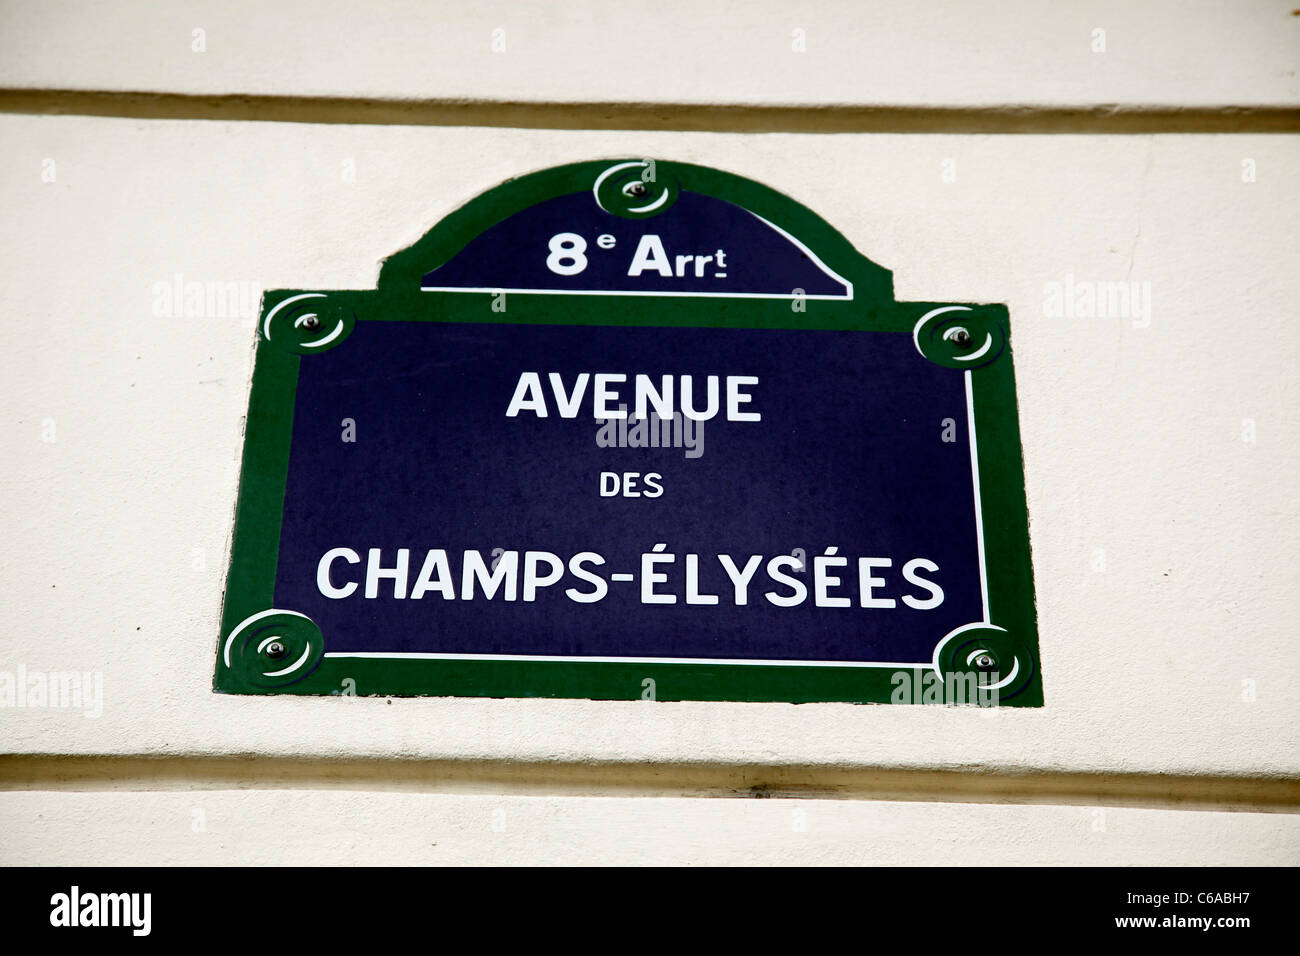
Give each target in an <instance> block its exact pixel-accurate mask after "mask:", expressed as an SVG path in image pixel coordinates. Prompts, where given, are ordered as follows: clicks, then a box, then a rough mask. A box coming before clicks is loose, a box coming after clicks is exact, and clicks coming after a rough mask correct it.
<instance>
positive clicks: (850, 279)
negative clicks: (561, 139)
mask: <svg viewBox="0 0 1300 956" xmlns="http://www.w3.org/2000/svg"><path fill="white" fill-rule="evenodd" d="M891 287H892V286H891V282H890V278H889V273H888V272H887V271H886V270H883V269H881V268H880V267H879V266H876V265H875V264H874V263H871V262H870V261H869V260H866V259H864V258H862V257H861V256H860V255H858V254H857V253H856V252H855V251H853V250H852V249H851V247H849V246H848V244H847V242H846V241H845V240H844V239H843V238H842V237H840V236H839V235H838V234H837V233H835V232H834V231H833V230H832V229H831V228H830V227H829V226H828V225H826V224H825V223H824V222H823V221H822V220H820V219H818V218H817V217H815V216H813V215H812V214H811V213H809V212H808V211H807V210H805V209H803V208H802V207H799V206H797V205H796V204H795V203H793V202H792V201H790V200H788V199H786V198H785V197H782V196H780V195H779V194H776V193H773V192H771V191H770V190H767V189H765V188H764V187H760V186H758V185H757V184H755V183H751V182H749V181H748V180H741V179H738V178H736V177H731V176H728V175H726V174H722V173H718V172H716V171H713V170H705V169H703V168H702V167H692V166H685V165H678V164H674V165H669V164H666V163H653V162H650V161H623V162H613V161H611V162H608V163H596V164H578V165H576V166H571V167H561V168H560V169H558V170H550V171H547V172H546V173H543V174H536V175H535V176H533V177H525V179H523V180H518V181H513V182H512V183H509V184H506V185H505V186H502V187H499V188H498V189H497V190H493V191H492V192H490V193H488V194H485V196H483V197H480V199H479V200H476V201H475V202H474V203H471V204H469V205H468V206H466V207H464V208H463V209H462V210H461V211H460V212H458V213H457V214H455V215H453V216H452V217H449V218H448V220H445V221H444V223H443V224H442V225H441V226H440V227H438V228H435V229H434V230H433V231H432V232H431V233H430V235H429V236H426V238H425V240H422V241H421V243H419V244H417V245H416V246H414V247H412V248H411V249H410V250H407V251H405V252H403V253H401V254H399V255H398V256H395V257H394V258H393V259H391V260H389V261H388V263H386V264H385V268H384V270H383V274H382V275H381V280H380V287H379V289H378V290H376V291H375V292H370V293H348V292H329V293H319V292H303V291H300V290H290V291H286V292H283V293H273V294H271V295H268V297H267V302H266V304H265V306H264V318H263V322H262V326H261V339H262V342H261V345H260V346H259V352H258V357H257V369H256V372H255V381H254V390H253V395H252V399H251V408H250V428H249V438H248V447H247V448H246V452H245V465H244V482H243V484H242V485H241V500H240V509H239V516H238V519H237V528H236V540H235V554H234V556H233V561H232V570H231V589H230V590H229V591H228V594H227V608H226V614H225V622H224V625H223V639H222V644H221V647H220V649H219V654H218V672H217V687H218V689H221V690H231V691H236V692H251V693H269V692H281V693H283V692H287V693H327V694H328V693H382V694H456V695H465V696H539V695H540V696H569V697H591V698H597V699H618V698H623V699H638V698H642V699H657V700H673V699H718V700H785V701H794V702H800V701H815V700H847V701H861V702H871V701H875V702H882V703H883V702H896V703H971V704H983V705H988V704H990V703H1012V704H1030V705H1035V704H1040V703H1041V699H1042V698H1041V680H1040V677H1039V667H1038V663H1037V640H1036V632H1035V629H1034V610H1033V591H1032V572H1031V569H1030V563H1029V553H1028V540H1027V519H1026V513H1025V508H1024V503H1023V494H1024V492H1023V471H1022V466H1021V463H1020V449H1019V437H1018V429H1017V425H1016V419H1015V392H1014V379H1013V377H1012V371H1011V356H1010V337H1009V331H1008V324H1007V316H1006V312H1005V309H1004V308H1002V307H1000V306H978V305H964V304H951V303H896V302H894V301H893V299H892V293H891ZM272 537H273V541H272V540H271V539H272ZM269 544H273V545H274V547H273V548H268V547H267V546H268V545H269ZM268 550H269V551H270V552H271V553H270V554H268V553H267V552H268ZM232 602H233V604H232Z"/></svg>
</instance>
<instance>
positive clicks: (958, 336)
mask: <svg viewBox="0 0 1300 956" xmlns="http://www.w3.org/2000/svg"><path fill="white" fill-rule="evenodd" d="M952 340H953V341H954V342H956V343H957V347H958V348H962V349H964V348H965V347H966V346H968V345H970V333H969V332H967V331H966V330H965V329H957V330H956V331H954V332H953V333H952Z"/></svg>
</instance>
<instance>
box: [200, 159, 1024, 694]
mask: <svg viewBox="0 0 1300 956" xmlns="http://www.w3.org/2000/svg"><path fill="white" fill-rule="evenodd" d="M617 163H628V161H626V160H598V161H593V162H583V163H574V164H571V165H566V166H559V167H556V168H553V169H547V170H543V171H541V172H537V173H533V174H531V175H527V176H523V177H520V178H518V179H512V180H509V181H507V182H505V183H503V184H502V185H500V186H498V187H496V188H495V189H492V190H489V191H488V192H486V193H483V194H482V195H480V196H478V197H477V198H475V199H473V200H471V201H470V202H468V203H466V204H465V205H464V206H462V207H461V208H460V209H458V210H456V211H455V212H453V213H451V214H450V215H449V216H447V217H446V218H445V219H443V220H442V221H441V222H439V223H438V224H437V225H436V226H434V227H433V229H431V230H430V231H429V232H428V233H427V234H426V235H425V236H424V237H423V238H422V239H420V240H419V241H418V242H416V243H415V244H414V245H413V246H411V247H410V248H408V249H405V250H403V251H401V252H399V253H397V254H396V255H394V256H392V257H391V258H389V259H388V260H386V261H385V263H384V265H383V268H382V270H381V272H380V276H379V282H378V288H377V289H375V290H365V291H356V290H328V291H323V292H321V291H317V290H303V289H281V290H275V291H270V292H267V293H266V294H265V295H264V297H263V300H262V314H261V319H260V321H259V323H258V343H257V352H256V356H255V361H254V370H253V385H252V391H251V394H250V397H249V408H248V419H247V427H246V430H245V438H244V456H243V464H242V469H241V473H240V483H239V500H238V505H237V507H236V513H235V528H234V537H233V542H232V551H231V562H230V570H229V574H228V577H227V582H226V592H225V601H224V606H223V610H222V617H221V634H220V637H219V641H218V646H217V667H216V673H215V677H214V681H213V688H214V690H216V691H219V692H224V693H240V694H272V693H274V694H304V695H340V694H343V695H348V694H361V695H380V696H454V697H567V698H584V699H595V700H637V699H644V698H646V697H651V698H653V699H656V700H662V701H668V700H715V701H781V702H788V703H810V702H815V701H845V702H856V703H872V702H876V703H888V702H891V701H895V702H910V703H922V702H925V703H930V702H945V703H951V702H953V701H952V697H951V694H948V695H942V694H940V695H936V694H935V693H927V694H925V695H924V696H921V695H918V694H915V693H914V691H915V690H917V689H919V688H928V689H933V688H934V687H935V685H936V683H937V684H939V685H940V690H942V686H943V685H944V684H945V682H946V686H947V687H948V688H949V690H950V691H951V688H952V687H953V686H958V687H960V686H961V684H962V682H963V681H965V680H967V679H968V675H969V674H970V673H971V672H972V670H975V671H976V672H977V673H978V675H979V676H978V678H977V680H978V683H979V684H980V685H981V686H982V687H987V688H994V689H996V693H993V692H992V691H988V690H986V691H984V700H983V702H988V701H989V700H990V699H991V700H992V702H995V703H998V704H1001V705H1012V706H1042V703H1043V690H1042V681H1041V673H1040V667H1039V658H1038V634H1037V621H1036V613H1035V605H1034V581H1033V570H1032V565H1031V559H1030V551H1029V526H1028V511H1027V507H1026V503H1025V491H1024V465H1023V461H1022V457H1021V445H1020V430H1019V423H1018V416H1017V410H1016V388H1015V374H1014V371H1013V368H1012V361H1011V341H1010V323H1009V317H1008V314H1007V309H1006V307H1005V306H1002V305H988V304H983V305H981V304H968V303H951V302H895V301H894V298H893V281H892V275H891V273H890V272H889V271H888V270H886V269H884V268H882V267H881V266H879V265H877V264H875V263H873V262H871V261H870V260H868V259H866V258H865V257H864V256H861V255H860V254H859V253H858V252H857V251H856V250H855V249H854V248H853V247H852V246H851V245H850V244H849V242H848V241H847V240H846V239H845V238H844V237H843V236H841V235H840V234H839V233H838V232H836V231H835V229H833V228H832V227H831V226H830V225H829V224H828V223H827V222H826V221H825V220H823V219H822V218H821V217H819V216H817V215H816V214H815V213H813V212H812V211H811V210H809V209H807V208H805V207H804V206H802V205H800V204H799V203H797V202H795V201H794V200H792V199H790V198H789V197H787V196H784V195H781V194H780V193H778V192H776V191H774V190H772V189H769V188H768V187H766V186H763V185H761V184H759V183H756V182H754V181H752V180H749V179H745V178H743V177H740V176H736V175H732V174H730V173H725V172H721V171H719V170H716V169H710V168H708V167H704V166H696V165H691V164H686V163H671V162H667V161H662V162H657V163H655V164H654V166H653V167H652V168H653V169H654V172H655V179H654V180H651V181H650V182H651V183H655V182H668V183H671V184H672V186H673V187H674V188H678V189H687V190H690V191H693V192H697V193H704V194H707V195H710V196H714V197H716V198H718V199H722V200H726V201H728V202H731V203H734V204H736V205H738V206H741V207H743V208H745V209H747V210H749V211H751V212H753V213H756V214H757V215H759V216H761V217H762V218H764V219H766V220H767V221H768V222H770V223H772V224H774V225H776V226H778V227H779V228H781V229H783V230H785V231H786V232H788V233H790V234H791V235H793V236H797V237H798V239H799V240H800V241H801V242H803V243H804V245H806V246H807V247H808V248H809V249H811V250H813V251H814V252H815V254H816V255H817V256H818V257H819V258H820V259H821V260H822V261H823V262H824V263H825V264H826V265H827V266H828V267H829V268H830V269H831V270H833V271H834V272H836V273H838V274H839V275H840V276H842V277H844V278H846V279H848V280H849V281H850V282H852V283H853V297H852V298H851V299H846V300H827V299H815V300H814V299H808V300H806V301H805V302H804V303H803V307H804V311H795V309H794V308H792V303H791V300H790V299H770V300H769V299H753V298H746V299H728V298H720V297H719V298H714V297H700V298H689V299H688V298H682V297H664V298H659V297H654V296H637V297H631V296H626V297H625V296H618V295H600V296H581V295H553V294H546V293H530V294H514V293H512V294H511V295H510V301H509V309H508V312H505V313H502V312H496V311H493V310H492V308H491V301H492V299H493V296H492V295H491V294H487V293H481V292H480V293H469V292H422V291H420V280H421V277H422V276H423V275H424V274H425V273H427V272H429V271H430V270H432V269H433V268H435V267H436V266H439V265H441V264H443V263H445V262H446V261H447V260H448V259H450V258H451V257H452V256H453V255H454V254H455V253H457V252H458V251H460V250H461V249H462V248H463V247H464V246H465V245H466V243H468V242H469V241H470V240H471V239H473V238H474V237H475V236H477V235H479V234H480V233H481V232H482V231H483V230H484V229H486V228H488V227H489V226H491V225H493V224H495V223H497V222H499V221H501V220H503V219H505V218H507V217H509V216H511V215H513V214H515V213H517V212H520V211H521V210H523V209H526V208H527V207H529V206H532V205H534V204H536V203H538V202H541V201H543V200H546V199H550V198H553V197H557V196H563V195H568V194H571V193H575V192H583V191H590V190H591V189H592V188H593V183H594V182H595V181H596V180H597V178H598V177H599V176H600V175H601V173H602V172H604V171H606V170H608V169H609V168H610V167H611V165H613V164H617ZM643 167H644V163H642V164H641V166H640V167H638V169H637V170H634V171H637V172H639V169H640V168H643ZM642 178H644V175H642ZM665 188H666V187H665ZM687 303H689V306H688V307H687ZM308 309H309V310H310V311H309V312H308V311H306V310H308ZM561 318H562V322H561V321H560V320H561ZM356 322H458V323H461V322H483V323H490V324H501V323H511V324H515V323H518V324H564V325H613V326H651V327H711V328H754V329H848V330H861V331H870V332H880V333H889V334H900V335H901V334H906V335H908V336H910V337H912V338H913V340H914V342H915V344H916V349H917V351H918V353H919V354H918V356H917V360H918V361H926V360H929V361H932V362H935V363H937V364H939V365H942V366H945V367H948V368H951V369H953V374H960V375H964V376H966V377H967V395H968V399H969V400H970V401H971V402H972V404H973V407H974V418H973V420H974V433H975V434H974V436H972V437H974V438H975V440H976V441H975V444H976V455H975V460H976V463H977V464H976V469H975V471H976V472H977V478H978V486H979V490H980V502H981V507H980V515H979V518H980V522H981V525H982V540H983V550H984V561H985V577H986V589H985V605H986V615H985V621H983V622H972V624H971V625H968V626H967V628H964V629H959V630H958V631H956V632H953V634H952V635H949V636H947V638H946V639H945V640H944V641H943V643H942V644H941V645H940V647H939V648H938V649H937V650H936V654H935V659H934V660H932V661H918V662H910V663H907V664H889V665H883V664H873V665H863V666H861V667H856V666H835V667H826V666H818V665H816V664H808V665H804V664H798V665H788V664H761V663H755V664H731V663H719V664H712V663H707V664H703V663H696V662H691V663H642V662H632V661H630V662H626V663H624V662H613V663H611V662H606V661H600V662H592V661H582V660H573V661H554V660H545V661H542V660H518V659H503V660H478V659H475V660H468V659H422V658H401V659H397V658H359V657H331V656H329V655H328V654H327V653H326V651H327V644H328V635H322V634H321V633H320V630H319V629H318V628H316V627H315V625H314V623H312V622H311V621H310V620H309V619H307V618H306V617H304V616H303V615H301V614H298V613H297V612H294V611H292V610H287V609H286V610H278V609H275V608H274V607H273V598H274V588H275V575H276V565H277V559H278V551H279V542H280V526H281V516H282V508H283V503H284V494H285V482H286V477H287V473H288V464H289V445H290V439H291V434H292V425H293V414H294V402H295V392H296V388H297V381H298V369H299V364H300V363H301V362H303V361H308V362H309V361H311V354H312V353H313V352H319V351H323V350H325V349H327V348H333V347H337V346H339V345H341V344H343V343H345V341H346V336H347V333H348V332H350V331H351V329H352V327H353V324H354V323H356ZM326 332H328V334H325V333H326ZM327 338H328V339H332V341H329V342H326V341H324V340H325V339H327ZM986 346H987V347H986ZM981 353H982V354H981ZM936 426H937V423H936ZM944 637H945V636H944V635H936V643H937V644H938V643H939V642H940V639H941V638H944ZM900 675H903V676H900ZM904 684H906V685H907V687H906V688H904ZM648 688H653V692H652V693H650V694H648V693H647V689H648ZM972 702H973V701H972Z"/></svg>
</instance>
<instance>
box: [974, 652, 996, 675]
mask: <svg viewBox="0 0 1300 956" xmlns="http://www.w3.org/2000/svg"><path fill="white" fill-rule="evenodd" d="M995 666H996V662H995V661H994V660H993V658H992V657H990V656H989V655H988V654H981V655H980V656H979V657H977V658H975V667H976V668H977V669H979V670H982V671H991V670H993V668H994V667H995Z"/></svg>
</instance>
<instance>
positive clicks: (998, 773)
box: [0, 754, 1300, 813]
mask: <svg viewBox="0 0 1300 956" xmlns="http://www.w3.org/2000/svg"><path fill="white" fill-rule="evenodd" d="M174 790H363V791H364V790H368V791H384V792H415V793H434V794H439V793H440V794H458V795H496V796H502V795H505V796H567V797H634V798H646V797H651V798H653V797H700V798H730V799H771V798H781V799H792V798H793V799H798V798H803V799H831V800H883V801H911V802H938V803H1002V804H1046V805H1084V806H1092V805H1104V806H1114V807H1136V808H1150V809H1161V810H1217V811H1225V810H1226V811H1248V812H1281V813H1297V812H1300V778H1297V777H1240V776H1202V775H1175V774H1144V773H1071V772H1055V771H1033V770H1026V771H1008V770H997V769H988V768H979V767H973V768H967V769H920V768H918V769H910V768H863V767H852V768H850V767H839V766H816V765H789V764H774V765H766V766H761V765H701V764H686V763H682V764H648V763H637V764H628V763H621V762H604V763H577V762H569V763H563V762H532V763H530V762H515V761H473V760H416V759H401V758H391V759H383V758H348V759H344V758H335V759H315V758H286V757H273V756H254V755H247V756H223V757H204V756H175V757H167V756H114V757H107V756H63V755H39V754H33V755H7V756H0V791H72V792H90V791H142V792H147V791H174Z"/></svg>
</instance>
